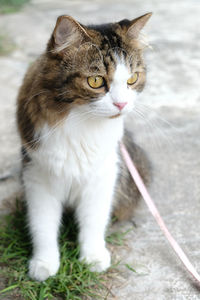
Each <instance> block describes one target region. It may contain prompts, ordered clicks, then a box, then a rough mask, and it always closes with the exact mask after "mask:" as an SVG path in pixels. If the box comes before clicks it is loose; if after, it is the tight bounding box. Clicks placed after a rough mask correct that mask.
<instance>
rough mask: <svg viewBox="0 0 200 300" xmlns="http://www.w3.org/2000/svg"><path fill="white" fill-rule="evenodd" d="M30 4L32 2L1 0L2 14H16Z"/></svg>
mask: <svg viewBox="0 0 200 300" xmlns="http://www.w3.org/2000/svg"><path fill="white" fill-rule="evenodd" d="M28 2H30V0H0V14H7V13H13V12H16V11H18V10H19V9H20V8H22V6H23V5H24V4H26V3H28Z"/></svg>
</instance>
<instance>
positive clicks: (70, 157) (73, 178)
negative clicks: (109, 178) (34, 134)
mask: <svg viewBox="0 0 200 300" xmlns="http://www.w3.org/2000/svg"><path fill="white" fill-rule="evenodd" d="M122 134H123V118H122V117H119V118H115V119H106V118H105V119H95V120H94V119H90V118H89V119H87V120H85V119H84V118H83V119H82V120H80V118H79V120H78V121H77V119H76V115H75V113H73V112H71V114H70V115H69V116H68V118H67V119H66V120H65V122H63V123H62V124H61V125H59V126H57V127H55V128H49V126H47V125H45V126H44V127H43V129H42V130H41V132H40V136H41V142H40V147H39V149H38V150H37V151H36V152H35V153H33V154H32V158H33V160H34V161H36V165H37V166H38V167H39V168H41V173H43V174H44V175H43V176H45V177H46V178H47V177H48V178H49V177H51V178H53V180H54V182H55V180H56V178H57V179H58V180H59V185H61V184H62V180H63V183H64V184H65V186H66V187H67V189H68V191H66V190H65V194H66V192H69V190H70V189H71V186H72V185H73V183H74V182H76V184H77V183H80V184H84V182H85V181H87V180H88V179H90V178H91V176H93V174H94V173H95V174H97V173H99V176H102V173H103V169H104V172H105V168H106V169H107V168H108V167H109V165H113V164H116V163H117V159H118V158H117V147H118V142H119V140H120V139H121V137H122ZM66 183H68V184H67V185H66Z"/></svg>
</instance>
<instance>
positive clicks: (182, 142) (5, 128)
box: [0, 0, 200, 300]
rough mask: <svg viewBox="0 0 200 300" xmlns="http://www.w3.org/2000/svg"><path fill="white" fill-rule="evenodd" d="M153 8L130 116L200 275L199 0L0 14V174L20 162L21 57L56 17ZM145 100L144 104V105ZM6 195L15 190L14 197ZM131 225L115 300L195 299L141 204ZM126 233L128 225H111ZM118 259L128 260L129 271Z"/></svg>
mask: <svg viewBox="0 0 200 300" xmlns="http://www.w3.org/2000/svg"><path fill="white" fill-rule="evenodd" d="M149 11H153V13H154V15H153V17H152V19H151V21H150V22H149V24H148V26H147V27H146V30H145V32H147V33H148V36H149V38H150V42H151V44H152V46H153V50H149V51H148V53H147V54H146V61H147V66H148V83H147V86H146V89H145V91H144V92H143V93H142V95H141V108H140V109H141V111H142V112H143V114H144V120H142V119H140V118H138V117H136V115H135V114H133V115H132V117H130V118H129V120H128V121H127V126H128V127H129V128H131V129H132V130H133V132H134V135H135V139H136V141H137V142H138V143H139V144H140V145H142V146H143V147H144V148H145V149H146V151H148V153H149V157H150V159H151V163H152V167H153V175H154V176H153V182H152V184H151V188H150V191H151V194H152V196H153V198H154V199H155V202H156V204H157V205H158V207H159V209H160V212H161V215H162V216H163V218H164V220H165V221H166V223H167V225H168V227H169V229H170V231H171V233H172V234H173V235H174V237H175V238H176V239H177V240H178V241H179V243H180V245H181V246H182V247H183V248H184V250H185V251H186V253H187V254H188V255H189V257H190V258H191V260H192V261H193V263H194V265H195V267H196V268H197V270H198V271H199V272H200V262H199V260H200V250H199V244H200V237H199V229H200V218H199V214H200V184H199V182H200V156H199V151H200V139H199V138H198V136H199V128H200V118H199V113H200V105H199V102H200V92H199V74H200V52H199V49H200V31H199V28H200V18H199V15H200V2H199V1H197V0H191V1H187V0H182V1H180V0H174V1H165V0H163V1H159V0H152V1H148V0H142V1H141V0H140V1H139V0H123V1H119V0H115V1H114V0H107V1H105V0H93V1H89V0H86V1H80V0H79V1H77V0H75V1H64V0H59V1H56V2H55V1H52V0H41V1H39V0H34V1H32V2H31V4H29V5H27V6H26V7H24V9H23V10H22V11H20V12H18V13H16V14H11V15H4V16H2V15H1V16H0V31H1V32H2V31H3V32H4V34H8V35H9V36H10V37H11V38H12V39H13V40H14V42H15V44H16V48H15V51H14V52H13V53H12V54H10V55H9V56H7V57H0V69H1V72H0V91H1V98H0V172H4V171H5V170H7V169H9V168H11V167H15V166H17V165H18V163H19V140H18V137H17V134H16V126H15V117H14V112H15V99H16V94H17V90H18V88H19V85H20V83H21V80H22V78H23V75H24V72H25V70H26V68H27V66H28V64H29V63H30V62H31V61H33V60H34V59H35V57H36V56H37V55H38V54H40V53H41V51H42V50H43V49H44V47H45V44H46V41H47V39H48V38H49V35H50V33H51V31H52V29H53V26H54V24H55V20H56V17H57V16H58V15H61V14H69V15H72V16H74V17H75V18H77V19H78V20H79V21H81V22H83V23H86V24H87V23H91V22H92V23H94V22H98V23H100V22H107V21H109V22H110V21H112V20H113V21H114V20H120V19H123V18H134V17H137V16H138V15H141V14H143V13H146V12H149ZM147 106H148V107H147ZM18 188H19V183H18V182H17V181H16V180H14V179H13V180H12V181H9V182H7V183H6V184H5V183H4V184H1V185H0V199H1V203H2V200H3V199H5V198H9V196H12V195H13V193H14V194H15V192H17V191H18ZM11 198H12V197H11ZM134 222H135V223H136V225H137V226H136V228H134V230H133V231H131V232H129V233H128V236H127V241H126V244H125V246H123V247H115V250H114V253H115V256H117V257H118V258H119V257H120V260H121V262H122V263H121V266H120V271H119V274H118V276H117V277H118V279H117V280H116V281H115V280H113V282H112V283H111V285H112V288H111V290H112V294H113V299H114V296H115V297H116V299H120V300H121V299H134V300H140V299H141V300H142V299H145V300H155V299H158V300H162V299H163V300H168V299H169V300H171V299H174V300H183V299H189V300H190V299H191V300H192V299H200V291H199V290H198V289H197V287H196V286H195V284H194V281H193V279H192V278H191V277H190V275H189V274H187V273H186V271H185V270H184V267H183V266H182V264H181V263H180V262H179V260H178V259H177V258H176V256H175V255H174V253H173V251H172V250H171V249H170V247H169V246H168V243H167V241H166V240H165V238H164V237H163V235H162V233H161V232H160V229H159V228H158V226H157V225H156V223H155V221H154V220H153V218H152V216H151V215H150V213H149V211H148V209H147V208H146V207H145V205H144V203H143V202H142V203H141V206H140V208H139V209H138V210H137V213H136V216H135V218H134ZM115 226H116V227H117V228H119V227H120V228H122V229H123V230H125V229H127V228H129V227H130V226H131V223H123V224H118V225H115ZM125 264H129V265H130V266H132V267H133V268H134V269H135V270H136V273H133V272H131V271H130V270H128V269H127V267H125Z"/></svg>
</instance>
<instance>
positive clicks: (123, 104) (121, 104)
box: [113, 102, 127, 110]
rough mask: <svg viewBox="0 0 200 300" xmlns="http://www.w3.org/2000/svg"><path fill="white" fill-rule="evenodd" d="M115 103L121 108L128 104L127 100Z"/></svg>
mask: <svg viewBox="0 0 200 300" xmlns="http://www.w3.org/2000/svg"><path fill="white" fill-rule="evenodd" d="M113 104H114V105H115V106H117V107H118V108H119V110H122V109H123V108H124V106H126V104H127V102H114V103H113Z"/></svg>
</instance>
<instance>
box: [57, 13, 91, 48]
mask: <svg viewBox="0 0 200 300" xmlns="http://www.w3.org/2000/svg"><path fill="white" fill-rule="evenodd" d="M88 38H89V39H90V37H89V35H88V33H87V32H86V30H85V29H84V27H83V26H82V25H80V24H79V23H78V22H77V21H76V20H74V19H73V18H72V17H70V16H60V17H58V19H57V22H56V26H55V28H54V31H53V42H54V47H55V48H56V49H57V50H58V51H59V50H63V49H65V48H67V47H69V46H72V45H73V46H75V47H78V46H79V45H80V44H81V42H82V41H83V40H86V39H88Z"/></svg>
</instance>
